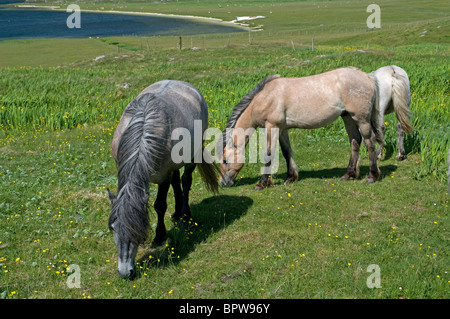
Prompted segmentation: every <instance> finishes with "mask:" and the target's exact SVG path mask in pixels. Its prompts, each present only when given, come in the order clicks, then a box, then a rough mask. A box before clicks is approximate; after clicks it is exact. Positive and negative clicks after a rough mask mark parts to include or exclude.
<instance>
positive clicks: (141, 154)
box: [109, 93, 170, 245]
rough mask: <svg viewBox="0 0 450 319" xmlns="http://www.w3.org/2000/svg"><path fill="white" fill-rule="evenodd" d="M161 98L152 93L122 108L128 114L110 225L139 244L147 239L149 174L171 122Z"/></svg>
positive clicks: (161, 152)
mask: <svg viewBox="0 0 450 319" xmlns="http://www.w3.org/2000/svg"><path fill="white" fill-rule="evenodd" d="M160 104H161V102H160V100H157V99H155V96H154V95H153V94H151V93H147V94H143V95H141V96H139V97H138V98H136V99H135V100H133V101H132V102H131V103H130V105H129V106H128V107H127V109H126V110H125V112H126V114H127V115H129V116H131V120H130V123H129V124H128V126H127V128H126V129H125V131H124V132H123V134H122V137H121V138H120V141H119V148H118V152H117V153H118V166H119V167H118V186H119V188H118V189H119V190H118V194H117V200H116V201H115V202H114V204H113V207H112V210H111V214H110V217H109V227H110V228H111V226H112V224H114V231H116V232H119V233H120V235H121V237H122V236H123V237H122V238H128V239H129V240H130V241H131V242H133V243H134V244H136V245H138V244H141V243H143V242H144V241H145V240H146V239H147V235H148V227H149V216H148V212H147V204H148V199H149V195H148V186H149V183H150V175H151V174H153V173H155V172H157V171H158V168H159V162H160V159H161V158H163V157H164V154H165V151H166V150H165V147H164V145H166V140H165V136H164V131H165V130H166V129H167V127H168V126H170V123H168V121H167V117H166V116H165V113H164V111H163V109H164V108H163V107H161V105H160Z"/></svg>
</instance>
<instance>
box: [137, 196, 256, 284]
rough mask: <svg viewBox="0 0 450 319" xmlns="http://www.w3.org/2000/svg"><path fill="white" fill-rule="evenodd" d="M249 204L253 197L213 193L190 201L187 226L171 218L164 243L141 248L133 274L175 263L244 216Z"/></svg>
mask: <svg viewBox="0 0 450 319" xmlns="http://www.w3.org/2000/svg"><path fill="white" fill-rule="evenodd" d="M252 205H253V200H252V199H251V198H249V197H246V196H231V195H217V196H213V197H209V198H205V199H204V200H202V201H201V202H200V203H197V204H191V205H190V208H191V212H192V219H191V222H190V226H189V227H182V226H181V225H180V224H179V223H177V222H176V221H173V223H174V225H173V227H172V228H171V229H168V231H167V240H166V243H165V244H163V245H161V246H158V247H145V253H144V254H143V256H142V257H141V258H139V259H138V260H137V267H136V269H137V270H138V276H137V277H140V276H142V273H143V271H144V272H145V270H147V269H151V268H154V267H158V268H161V267H168V266H170V265H176V264H178V263H179V262H180V261H182V260H183V259H184V258H186V257H187V256H188V255H189V254H190V253H191V252H192V251H194V249H195V247H196V246H197V245H198V244H199V243H201V242H203V241H205V240H207V239H208V237H210V236H211V235H212V234H214V233H216V232H218V231H220V230H222V229H224V228H226V227H227V226H228V225H230V224H232V223H234V222H235V221H236V220H238V219H239V218H241V217H242V216H243V215H245V214H246V213H247V211H248V209H249V208H250V207H251V206H252ZM166 224H167V223H166ZM140 270H141V271H140ZM142 270H143V271H142Z"/></svg>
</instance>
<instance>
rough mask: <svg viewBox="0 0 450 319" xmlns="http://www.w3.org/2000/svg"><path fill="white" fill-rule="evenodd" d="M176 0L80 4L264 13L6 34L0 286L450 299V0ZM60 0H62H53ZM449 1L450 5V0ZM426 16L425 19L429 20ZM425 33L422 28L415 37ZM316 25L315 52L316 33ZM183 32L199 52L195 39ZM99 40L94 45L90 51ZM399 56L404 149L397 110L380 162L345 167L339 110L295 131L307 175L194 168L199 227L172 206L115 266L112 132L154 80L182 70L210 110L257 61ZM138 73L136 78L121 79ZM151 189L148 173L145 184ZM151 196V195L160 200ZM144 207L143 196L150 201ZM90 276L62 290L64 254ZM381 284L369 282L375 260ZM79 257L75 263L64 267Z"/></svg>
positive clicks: (315, 65) (69, 292)
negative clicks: (100, 32) (162, 26)
mask: <svg viewBox="0 0 450 319" xmlns="http://www.w3.org/2000/svg"><path fill="white" fill-rule="evenodd" d="M369 3H370V2H365V1H349V2H348V1H346V2H344V1H333V2H318V1H315V2H297V1H276V2H275V1H239V2H237V1H212V0H210V1H198V2H197V1H179V2H164V3H145V2H137V1H136V2H128V1H120V2H117V1H116V2H108V3H95V4H89V3H83V2H81V3H80V6H81V8H82V9H83V8H86V9H88V8H89V9H96V8H104V10H110V9H112V8H114V9H116V10H124V11H149V12H158V13H171V14H187V15H196V16H209V17H217V18H221V19H223V20H225V21H229V20H232V19H233V18H234V17H236V16H239V15H264V16H266V18H265V19H261V20H254V21H253V23H254V25H252V26H256V25H258V24H263V25H264V26H263V27H262V28H263V31H258V32H252V33H250V39H251V44H250V43H249V42H250V41H249V33H248V32H243V33H239V34H232V35H228V34H222V35H197V36H192V37H185V38H183V43H184V44H183V46H184V48H183V49H182V50H181V51H180V50H178V48H177V44H178V37H176V36H173V37H150V38H145V37H144V38H139V37H114V38H107V39H70V40H68V39H65V40H63V39H61V40H53V39H44V40H11V41H3V42H0V67H1V68H0V189H1V191H0V298H11V299H15V298H19V299H20V298H80V299H81V298H286V299H289V298H440V299H444V298H448V297H449V295H448V288H449V284H450V278H449V275H448V271H449V269H448V265H449V259H448V251H449V232H448V226H449V219H448V212H449V209H448V204H449V196H448V191H447V177H446V172H447V171H446V169H447V168H446V152H447V150H448V148H449V146H450V134H449V132H450V127H449V123H450V112H449V103H448V98H449V78H450V77H449V68H448V60H449V47H450V46H449V38H448V37H449V26H450V24H449V18H448V16H447V15H446V14H445V12H446V11H448V4H447V3H446V2H445V1H430V2H427V3H426V4H422V2H420V1H380V2H379V4H380V7H381V10H382V15H381V17H382V18H381V19H382V28H381V29H380V30H375V31H367V28H366V26H365V20H366V18H367V16H368V15H369V13H366V11H365V9H366V7H367V5H368V4H369ZM58 5H61V6H62V7H64V4H58ZM446 8H447V10H446ZM424 30H426V31H427V32H426V33H423V31H424ZM422 34H425V36H422V37H421V35H422ZM312 37H314V50H312V48H311V44H312ZM191 41H192V43H193V46H195V47H197V48H198V50H191V49H190V44H191ZM100 55H105V58H102V59H100V60H98V61H94V59H95V58H96V57H97V56H100ZM390 64H396V65H399V66H401V67H402V68H404V69H405V70H406V71H407V72H408V74H409V77H410V81H411V92H412V103H411V109H412V111H413V118H412V119H411V120H412V123H413V125H414V127H415V131H414V132H413V133H412V134H411V135H408V136H407V137H406V139H405V146H406V150H407V152H408V160H407V161H403V162H398V161H397V160H395V154H396V147H397V142H396V130H395V125H396V118H395V116H394V115H392V114H391V115H388V116H386V118H385V123H386V126H387V134H386V143H387V149H386V157H385V159H383V160H382V161H380V162H379V167H380V169H381V173H382V178H381V180H380V181H379V182H377V183H375V184H373V185H365V184H364V181H365V177H366V175H367V174H368V158H367V154H366V151H365V150H363V152H362V153H363V162H362V168H361V177H360V178H359V179H357V180H354V181H350V182H346V183H343V182H340V181H339V179H340V176H341V175H343V173H344V172H345V168H346V166H347V164H348V159H349V155H350V147H349V145H348V140H347V136H346V133H345V129H344V127H343V124H342V123H341V122H342V121H340V120H338V121H336V122H335V123H333V124H331V125H329V126H327V127H325V128H323V129H316V130H292V132H291V133H290V136H291V144H292V147H293V150H294V153H295V160H296V162H297V164H298V166H299V181H298V182H297V183H294V184H289V185H283V180H284V177H285V174H286V172H285V169H286V165H285V163H284V160H283V159H282V157H281V155H280V170H279V172H278V173H277V174H275V176H274V182H275V187H272V188H269V189H265V190H263V191H260V192H255V191H254V190H253V187H254V185H255V184H256V182H257V181H258V180H259V165H258V164H249V165H245V166H244V169H243V170H242V171H241V172H240V174H239V176H238V179H237V182H236V184H235V185H234V186H233V187H231V188H223V189H221V190H220V194H219V195H217V196H213V195H212V194H209V193H207V192H206V191H205V189H204V186H203V184H202V182H201V181H200V177H199V174H198V173H197V172H195V174H194V183H193V187H192V192H191V209H192V212H193V218H194V219H193V221H194V223H195V224H194V227H193V228H192V229H190V230H189V231H185V230H183V229H180V228H179V227H178V225H176V224H174V223H173V222H172V221H171V220H170V219H169V213H171V212H172V211H173V210H174V201H173V198H172V192H170V193H169V200H168V204H169V207H168V214H167V218H166V227H167V229H168V230H169V232H168V237H169V239H168V241H167V244H166V245H165V246H163V247H159V248H152V247H151V243H150V240H151V239H152V238H153V236H154V229H155V227H156V214H155V212H154V210H153V208H152V207H150V208H149V213H150V217H151V218H150V219H151V223H152V227H151V229H152V230H151V232H152V233H151V234H150V236H149V238H150V240H149V242H147V243H145V245H143V247H141V248H140V249H139V252H138V256H137V261H138V270H139V275H138V277H137V278H136V279H135V280H133V281H124V280H122V279H120V278H119V277H118V276H117V273H116V267H117V265H116V260H117V252H116V247H115V245H114V241H113V238H112V234H111V232H110V231H109V230H108V227H107V220H108V216H109V211H110V207H109V201H108V197H107V194H106V188H110V189H111V190H114V191H115V190H116V188H117V178H116V174H117V171H116V168H115V163H114V160H113V159H112V157H111V155H110V143H111V140H112V134H113V132H114V129H115V127H116V125H117V121H118V119H119V118H120V116H121V114H122V111H123V109H124V107H125V106H126V105H127V104H128V103H129V102H130V101H131V100H132V99H133V98H134V97H135V96H136V95H137V94H138V93H139V92H140V91H141V90H142V89H143V88H145V87H146V86H148V85H149V84H151V83H153V82H156V81H159V80H162V79H176V80H185V81H188V82H190V83H192V84H193V85H195V86H196V87H198V88H199V90H200V91H201V92H202V94H203V95H204V96H205V99H206V101H207V103H208V107H209V115H210V117H209V120H210V123H209V125H210V126H212V127H218V128H221V129H223V128H224V127H225V125H226V120H227V117H228V116H229V114H230V113H231V110H232V108H233V107H234V105H236V104H237V103H238V102H239V100H240V99H241V98H242V96H244V95H245V94H246V93H247V92H249V91H250V90H251V89H252V88H253V87H254V86H255V85H256V84H257V83H258V82H259V81H260V80H261V79H262V78H263V77H264V76H266V75H269V74H275V73H278V74H281V75H282V76H306V75H310V74H316V73H320V72H324V71H327V70H331V69H335V68H338V67H342V66H348V65H352V66H355V67H358V68H360V69H362V70H363V71H366V72H370V71H373V70H375V69H377V68H379V67H381V66H384V65H390ZM123 83H129V84H130V88H128V89H126V88H123V87H122V84H123ZM150 194H151V199H150V201H151V202H152V201H153V200H154V199H155V197H156V186H151V188H150ZM150 204H151V203H150ZM150 206H151V205H150ZM73 264H75V265H78V266H79V267H80V268H79V269H80V274H81V277H80V279H81V286H80V288H70V287H69V285H68V284H67V280H68V279H70V278H71V277H70V274H71V270H70V269H69V270H68V269H67V268H68V267H69V266H70V265H73ZM372 264H376V265H378V266H379V269H380V279H381V288H369V287H368V285H367V280H368V277H369V276H370V275H371V273H370V272H367V269H368V267H369V265H372ZM69 268H70V267H69Z"/></svg>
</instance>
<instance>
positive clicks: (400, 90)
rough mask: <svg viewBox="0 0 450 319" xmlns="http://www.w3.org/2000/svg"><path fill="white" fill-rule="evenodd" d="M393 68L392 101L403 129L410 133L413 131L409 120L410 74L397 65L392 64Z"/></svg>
mask: <svg viewBox="0 0 450 319" xmlns="http://www.w3.org/2000/svg"><path fill="white" fill-rule="evenodd" d="M392 70H393V74H392V102H393V104H394V112H395V115H396V116H397V119H398V121H399V122H400V124H401V125H402V128H403V130H404V131H405V132H406V133H408V134H409V133H411V132H412V130H413V127H412V125H411V122H410V120H409V118H410V116H411V110H410V109H409V104H410V103H411V92H410V88H409V78H408V74H406V72H405V71H404V70H403V69H401V68H399V67H397V66H392Z"/></svg>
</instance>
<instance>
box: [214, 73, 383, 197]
mask: <svg viewBox="0 0 450 319" xmlns="http://www.w3.org/2000/svg"><path fill="white" fill-rule="evenodd" d="M377 91H378V87H377V83H376V79H375V78H374V77H373V76H371V75H369V74H367V73H364V72H362V71H360V70H358V69H356V68H353V67H347V68H340V69H336V70H333V71H329V72H325V73H322V74H317V75H312V76H307V77H300V78H281V77H279V76H278V75H275V76H269V77H267V78H265V79H264V80H263V81H261V82H260V83H259V84H258V85H257V86H256V87H255V88H254V89H253V90H252V91H251V92H250V93H248V94H247V95H246V96H244V98H243V99H242V100H241V101H240V102H239V103H238V104H237V105H236V106H235V108H234V109H233V111H232V113H231V115H230V118H229V121H228V124H227V129H226V131H229V130H235V129H237V128H241V129H243V130H247V129H248V128H256V127H264V128H266V130H267V132H268V133H267V143H266V145H267V150H266V154H267V155H269V156H273V154H274V152H275V146H276V143H277V140H276V139H277V138H278V137H277V136H276V135H279V142H280V146H281V150H282V153H283V156H284V158H285V159H286V163H287V178H286V180H285V183H288V182H293V181H296V180H297V179H298V168H297V165H296V163H295V162H294V158H293V152H292V149H291V145H290V142H289V135H288V130H289V129H290V128H302V129H314V128H320V127H323V126H326V125H328V124H330V123H332V122H333V121H335V120H336V119H337V118H338V117H342V119H343V121H344V124H345V128H346V130H347V133H348V137H349V141H350V145H351V150H352V152H351V157H350V161H349V165H348V167H347V171H346V173H345V174H344V176H342V180H344V181H345V180H348V179H350V178H357V177H358V174H359V148H360V145H361V141H362V139H364V143H365V144H366V146H367V148H368V150H369V161H370V167H369V176H368V179H367V183H373V182H375V181H376V180H377V179H378V177H379V175H380V171H379V169H378V167H377V155H376V152H375V142H376V141H378V142H379V141H380V138H381V137H380V131H381V127H380V124H381V123H379V119H380V116H379V115H378V112H379V109H378V92H377ZM273 128H276V129H278V132H279V134H270V131H271V129H273ZM268 129H270V130H268ZM224 136H228V137H225V138H224V139H223V140H224V143H223V144H224V146H223V162H222V163H221V175H222V176H221V184H222V185H223V186H231V185H232V184H233V181H234V179H235V178H236V176H237V174H238V172H239V170H240V169H241V168H242V166H243V165H244V163H242V162H238V161H235V160H232V161H231V163H230V162H229V159H230V158H233V156H234V157H235V158H236V157H239V156H242V154H243V152H244V151H245V145H246V144H247V142H248V138H247V139H242V138H241V139H236V138H234V137H233V138H229V136H230V135H229V133H228V132H227V133H225V132H224ZM236 140H238V142H236ZM241 158H242V157H241ZM265 163H266V166H268V165H271V160H268V161H265ZM271 185H273V183H272V176H271V175H270V174H263V175H262V177H261V180H260V181H259V183H258V184H257V185H256V187H255V189H256V190H260V189H263V188H265V187H267V186H271Z"/></svg>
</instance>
